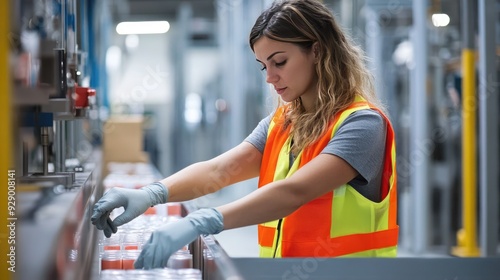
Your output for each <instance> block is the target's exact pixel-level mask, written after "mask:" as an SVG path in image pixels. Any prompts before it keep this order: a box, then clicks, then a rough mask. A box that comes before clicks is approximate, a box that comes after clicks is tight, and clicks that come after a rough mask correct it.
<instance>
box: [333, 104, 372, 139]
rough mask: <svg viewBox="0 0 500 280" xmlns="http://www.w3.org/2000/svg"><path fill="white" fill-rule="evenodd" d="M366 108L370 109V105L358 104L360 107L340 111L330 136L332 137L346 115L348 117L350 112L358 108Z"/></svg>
mask: <svg viewBox="0 0 500 280" xmlns="http://www.w3.org/2000/svg"><path fill="white" fill-rule="evenodd" d="M366 109H370V106H368V104H367V105H364V106H360V107H355V108H351V109H347V110H345V111H344V112H342V114H341V115H340V117H339V119H338V121H337V122H336V123H335V125H334V126H333V129H332V135H331V138H333V135H335V133H336V132H337V130H338V129H339V127H340V125H341V124H342V123H343V122H344V121H345V119H347V117H349V115H350V114H352V113H353V112H356V111H358V110H366Z"/></svg>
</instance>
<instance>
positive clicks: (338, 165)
mask: <svg viewBox="0 0 500 280" xmlns="http://www.w3.org/2000/svg"><path fill="white" fill-rule="evenodd" d="M357 174H358V173H357V171H356V170H355V169H354V168H352V167H351V165H349V164H348V163H347V162H346V161H344V160H343V159H342V158H340V157H337V156H335V155H331V154H320V155H319V156H317V157H316V158H314V159H313V160H311V161H310V162H309V163H307V164H306V165H304V166H303V167H302V168H300V169H299V170H297V171H296V172H295V173H294V174H293V175H292V176H290V177H289V178H287V179H284V180H280V181H276V182H273V183H270V184H268V185H267V186H264V187H263V188H259V189H258V190H256V191H254V192H252V193H251V194H249V195H247V196H245V197H243V198H241V199H239V200H237V201H234V202H231V203H228V204H226V205H223V206H220V207H217V210H219V211H220V212H221V214H222V215H223V217H224V229H231V228H237V227H242V226H248V225H254V224H259V223H263V222H268V221H272V220H276V219H279V218H283V217H285V216H287V215H289V214H291V213H292V212H293V211H295V210H296V209H298V208H299V207H300V206H302V205H304V204H305V203H307V202H309V201H311V200H313V199H315V198H317V197H319V196H321V195H323V194H325V193H327V192H329V191H332V190H334V189H335V188H338V187H340V186H342V185H344V184H346V183H347V182H349V181H350V180H352V179H353V178H354V177H355V176H356V175H357Z"/></svg>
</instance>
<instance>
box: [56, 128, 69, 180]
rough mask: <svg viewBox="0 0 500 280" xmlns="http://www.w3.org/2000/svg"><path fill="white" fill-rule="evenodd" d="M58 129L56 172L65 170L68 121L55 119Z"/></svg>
mask: <svg viewBox="0 0 500 280" xmlns="http://www.w3.org/2000/svg"><path fill="white" fill-rule="evenodd" d="M55 124H56V131H55V137H54V138H55V139H54V145H55V147H54V148H55V151H54V154H55V162H54V168H55V171H56V172H62V171H65V161H66V123H65V121H60V120H59V121H55Z"/></svg>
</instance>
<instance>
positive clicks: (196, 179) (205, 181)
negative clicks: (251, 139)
mask: <svg viewBox="0 0 500 280" xmlns="http://www.w3.org/2000/svg"><path fill="white" fill-rule="evenodd" d="M261 159H262V154H261V153H260V152H259V151H258V150H257V149H256V148H255V147H254V146H253V145H252V144H250V143H248V142H243V143H241V144H239V145H238V146H236V147H234V148H233V149H231V150H229V151H227V152H225V153H223V154H221V155H219V156H217V157H215V158H213V159H211V160H207V161H202V162H198V163H195V164H192V165H190V166H188V167H186V168H184V169H182V170H181V171H179V172H177V173H175V174H173V175H171V176H169V177H167V178H165V179H163V180H161V183H163V184H164V185H165V186H166V187H167V188H168V191H169V196H168V201H169V202H173V201H184V200H190V199H193V198H197V197H200V196H203V195H205V194H209V193H213V192H215V191H218V190H220V189H221V188H223V187H226V186H228V185H231V184H234V183H237V182H240V181H243V180H247V179H250V178H253V177H256V176H258V175H259V170H260V162H261Z"/></svg>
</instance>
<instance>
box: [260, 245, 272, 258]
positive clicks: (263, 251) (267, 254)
mask: <svg viewBox="0 0 500 280" xmlns="http://www.w3.org/2000/svg"><path fill="white" fill-rule="evenodd" d="M259 257H261V258H272V257H273V248H271V247H264V246H259Z"/></svg>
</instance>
